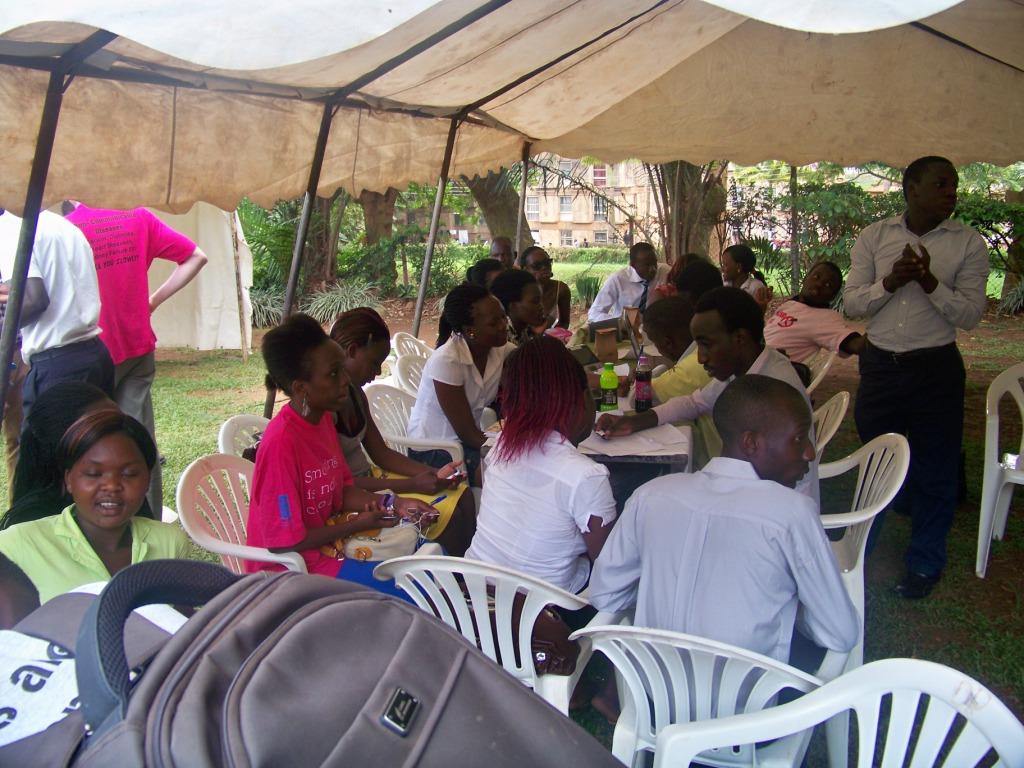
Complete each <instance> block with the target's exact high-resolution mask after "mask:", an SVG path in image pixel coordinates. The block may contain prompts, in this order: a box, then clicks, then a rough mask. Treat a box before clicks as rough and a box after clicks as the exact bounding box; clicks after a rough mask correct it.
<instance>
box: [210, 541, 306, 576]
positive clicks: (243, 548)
mask: <svg viewBox="0 0 1024 768" xmlns="http://www.w3.org/2000/svg"><path fill="white" fill-rule="evenodd" d="M192 540H193V541H195V543H196V544H198V545H199V546H201V547H202V548H203V549H207V550H209V551H210V552H213V553H214V554H215V555H230V556H232V557H240V558H242V559H243V560H255V561H257V562H260V563H277V564H279V565H283V566H285V567H286V568H287V569H288V570H289V571H295V572H296V573H306V572H307V571H306V561H305V560H303V559H302V555H300V554H299V553H298V552H271V551H270V550H269V549H266V548H264V547H250V546H248V545H247V544H232V543H230V542H227V541H221V540H220V539H215V538H212V537H208V536H205V535H198V536H196V535H193V536H192Z"/></svg>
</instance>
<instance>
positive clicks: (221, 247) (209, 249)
mask: <svg viewBox="0 0 1024 768" xmlns="http://www.w3.org/2000/svg"><path fill="white" fill-rule="evenodd" d="M153 213H155V214H156V215H157V216H159V217H160V219H161V220H163V221H164V222H165V223H166V224H168V225H169V226H171V227H173V228H174V229H176V230H177V231H179V232H181V233H182V234H183V235H186V236H187V237H189V238H191V239H192V240H193V241H194V242H195V243H196V245H198V246H199V247H200V248H201V249H202V250H203V253H205V254H206V255H207V256H208V257H209V261H208V262H207V264H206V266H205V267H204V268H203V270H202V271H201V272H200V273H199V274H198V275H197V276H196V278H195V279H194V280H193V281H192V282H191V283H189V284H188V285H186V286H185V287H184V288H182V289H181V290H180V291H179V292H178V293H176V294H174V296H172V297H171V298H170V299H168V300H167V301H166V302H164V303H163V304H162V305H160V307H158V308H157V310H156V312H154V313H153V330H154V331H155V332H156V338H157V346H158V347H192V348H194V349H241V348H242V347H241V345H242V341H241V328H240V326H239V323H238V298H237V291H236V288H235V262H234V256H233V254H232V248H233V245H232V227H231V220H232V218H234V219H235V225H236V227H237V232H238V238H239V243H238V250H239V261H240V264H241V274H242V288H243V294H242V295H243V308H244V317H245V344H246V347H247V348H248V347H249V346H251V343H252V305H251V304H250V303H249V288H250V287H251V286H252V253H250V251H249V246H248V245H247V244H246V242H245V237H244V236H243V235H242V227H241V225H240V224H239V223H238V220H237V215H236V214H235V213H234V211H231V212H226V211H222V210H220V209H218V208H215V207H214V206H212V205H208V204H206V203H196V205H195V206H193V207H192V209H191V210H190V211H189V212H188V213H184V214H180V215H174V214H169V213H164V212H162V211H156V210H154V211H153ZM174 266H175V265H174V264H173V263H171V262H169V261H163V260H161V259H156V260H154V262H153V265H152V266H151V267H150V270H149V290H150V293H152V292H153V291H155V290H156V289H157V288H158V287H159V286H160V285H161V284H162V283H163V282H164V281H165V280H166V279H167V277H168V276H169V275H170V274H171V272H172V271H173V270H174Z"/></svg>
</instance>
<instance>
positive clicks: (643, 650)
mask: <svg viewBox="0 0 1024 768" xmlns="http://www.w3.org/2000/svg"><path fill="white" fill-rule="evenodd" d="M587 636H589V637H590V638H591V641H592V643H593V648H594V650H595V651H602V652H603V653H604V654H605V655H606V656H607V657H608V658H609V659H610V660H611V662H612V663H613V664H614V665H615V668H616V671H617V672H618V673H619V674H620V675H622V678H623V680H624V681H625V684H626V688H627V689H628V691H629V696H630V698H631V699H632V702H631V706H630V705H627V704H626V702H623V712H624V714H625V713H626V712H627V711H629V712H632V713H634V717H635V719H636V734H637V737H638V740H637V744H636V748H637V749H653V748H654V746H655V742H656V739H657V735H658V733H659V732H660V731H661V729H663V728H665V727H667V726H669V725H671V724H673V723H685V722H693V721H702V720H710V719H713V718H717V717H728V716H730V715H734V714H740V713H744V712H757V711H760V710H762V709H764V708H765V707H769V706H772V705H773V704H774V702H775V700H776V697H777V696H778V694H779V692H780V691H783V690H785V689H787V688H789V689H793V690H796V691H798V692H800V693H805V692H807V691H811V690H814V689H815V688H818V687H819V686H820V685H821V684H822V683H821V680H819V679H818V678H816V677H813V676H812V675H809V674H807V673H805V672H801V671H800V670H798V669H795V668H793V667H790V666H788V665H786V664H782V663H781V662H778V661H776V660H775V659H771V658H768V657H767V656H762V655H760V654H757V653H753V652H751V651H747V650H744V649H742V648H737V647H735V646H731V645H727V644H725V643H718V642H715V641H713V640H708V639H705V638H701V637H696V636H693V635H686V634H683V633H681V632H668V631H664V630H657V629H646V628H643V627H624V626H615V627H594V628H589V627H588V628H587V629H583V630H580V631H579V632H575V633H573V635H572V637H574V638H575V637H587ZM806 740H807V741H809V740H810V735H809V734H808V735H807V739H806ZM805 749H806V743H805V744H804V745H803V748H802V749H801V750H798V751H800V753H801V754H802V752H803V750H805ZM704 757H705V756H702V762H705V761H704ZM706 757H708V758H709V759H710V758H711V756H706ZM723 757H725V758H726V760H727V761H728V762H735V763H736V764H737V765H740V764H750V763H752V762H753V760H754V753H753V747H752V746H750V745H747V746H746V747H745V748H743V749H742V750H741V751H739V752H733V753H731V754H730V755H728V756H725V755H723ZM619 758H620V759H622V756H621V755H620V756H619ZM711 762H712V763H714V762H715V761H714V760H713V759H712V760H711Z"/></svg>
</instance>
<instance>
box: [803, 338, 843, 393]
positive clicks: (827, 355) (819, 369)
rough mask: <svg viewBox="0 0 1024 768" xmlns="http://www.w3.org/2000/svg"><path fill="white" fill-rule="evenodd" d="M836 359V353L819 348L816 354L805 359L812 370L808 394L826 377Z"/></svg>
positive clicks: (805, 363)
mask: <svg viewBox="0 0 1024 768" xmlns="http://www.w3.org/2000/svg"><path fill="white" fill-rule="evenodd" d="M835 361H836V353H835V352H829V351H828V350H827V349H819V350H818V351H817V352H815V353H814V355H813V356H812V357H810V358H808V359H807V360H805V361H804V365H806V366H807V367H808V368H809V369H810V371H811V383H810V384H808V385H807V394H811V392H813V391H814V390H815V389H817V387H818V385H819V384H821V382H822V381H823V380H824V378H825V374H827V373H828V369H829V368H831V367H832V363H834V362H835Z"/></svg>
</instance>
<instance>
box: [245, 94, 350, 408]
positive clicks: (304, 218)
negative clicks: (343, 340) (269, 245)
mask: <svg viewBox="0 0 1024 768" xmlns="http://www.w3.org/2000/svg"><path fill="white" fill-rule="evenodd" d="M335 109H336V108H335V107H333V106H332V105H330V104H324V111H323V112H322V113H321V115H320V132H319V133H318V134H317V137H316V148H315V149H314V150H313V162H312V163H311V164H310V166H309V181H308V182H307V184H306V194H305V195H304V196H303V198H302V215H301V216H300V217H299V226H298V228H297V229H296V230H295V247H294V248H293V249H292V265H291V268H290V269H289V270H288V287H287V288H286V289H285V292H284V312H283V313H282V315H281V319H282V320H283V319H284V318H286V317H288V315H290V314H291V313H292V309H293V308H294V305H295V291H296V289H297V287H298V284H299V270H300V269H301V267H302V256H303V254H304V253H305V251H306V237H307V236H308V235H309V221H310V218H311V217H312V214H313V202H314V201H315V200H316V189H317V187H318V186H319V185H320V171H321V169H322V168H323V165H324V155H325V154H326V152H327V137H328V136H329V135H330V133H331V120H332V119H333V118H334V111H335ZM276 395H277V390H276V389H270V388H268V389H267V399H266V400H265V401H264V402H263V416H264V417H265V418H267V419H269V418H270V417H271V416H273V415H274V399H275V397H276Z"/></svg>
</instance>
